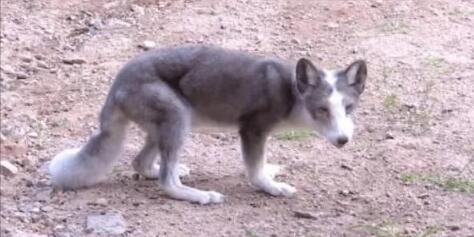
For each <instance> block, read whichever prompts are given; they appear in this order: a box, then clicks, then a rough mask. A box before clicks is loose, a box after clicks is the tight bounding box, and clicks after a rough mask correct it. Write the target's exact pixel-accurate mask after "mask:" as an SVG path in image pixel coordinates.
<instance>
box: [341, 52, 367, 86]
mask: <svg viewBox="0 0 474 237" xmlns="http://www.w3.org/2000/svg"><path fill="white" fill-rule="evenodd" d="M344 74H345V75H346V78H347V83H348V84H349V85H351V86H353V87H354V88H355V89H356V90H357V92H359V94H361V93H362V92H363V91H364V88H365V79H366V78H367V64H366V63H365V61H364V60H357V61H355V62H353V63H352V64H351V65H349V67H347V68H346V70H344Z"/></svg>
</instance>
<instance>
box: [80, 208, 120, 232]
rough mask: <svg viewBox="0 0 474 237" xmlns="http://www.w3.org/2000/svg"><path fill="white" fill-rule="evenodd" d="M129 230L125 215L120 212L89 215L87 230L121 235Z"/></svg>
mask: <svg viewBox="0 0 474 237" xmlns="http://www.w3.org/2000/svg"><path fill="white" fill-rule="evenodd" d="M126 230H127V228H126V224H125V220H124V219H123V216H122V215H120V214H118V213H105V214H104V215H89V216H87V221H86V231H87V232H90V233H95V234H99V235H100V234H104V235H120V234H123V233H125V231H126Z"/></svg>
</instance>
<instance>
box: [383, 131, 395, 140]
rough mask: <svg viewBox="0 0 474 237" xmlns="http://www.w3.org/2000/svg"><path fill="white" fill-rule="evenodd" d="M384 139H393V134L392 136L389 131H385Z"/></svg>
mask: <svg viewBox="0 0 474 237" xmlns="http://www.w3.org/2000/svg"><path fill="white" fill-rule="evenodd" d="M385 139H387V140H391V139H395V136H393V134H392V133H391V132H387V133H385Z"/></svg>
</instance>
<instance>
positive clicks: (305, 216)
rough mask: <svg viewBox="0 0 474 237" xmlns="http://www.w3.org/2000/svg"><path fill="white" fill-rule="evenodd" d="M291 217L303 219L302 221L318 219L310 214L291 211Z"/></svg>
mask: <svg viewBox="0 0 474 237" xmlns="http://www.w3.org/2000/svg"><path fill="white" fill-rule="evenodd" d="M293 215H294V216H295V217H296V218H303V219H318V217H317V216H316V215H314V214H312V213H309V212H305V211H293Z"/></svg>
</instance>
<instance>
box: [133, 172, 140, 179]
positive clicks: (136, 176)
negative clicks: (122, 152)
mask: <svg viewBox="0 0 474 237" xmlns="http://www.w3.org/2000/svg"><path fill="white" fill-rule="evenodd" d="M132 179H133V180H139V179H140V175H139V174H137V173H134V174H133V175H132Z"/></svg>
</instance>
